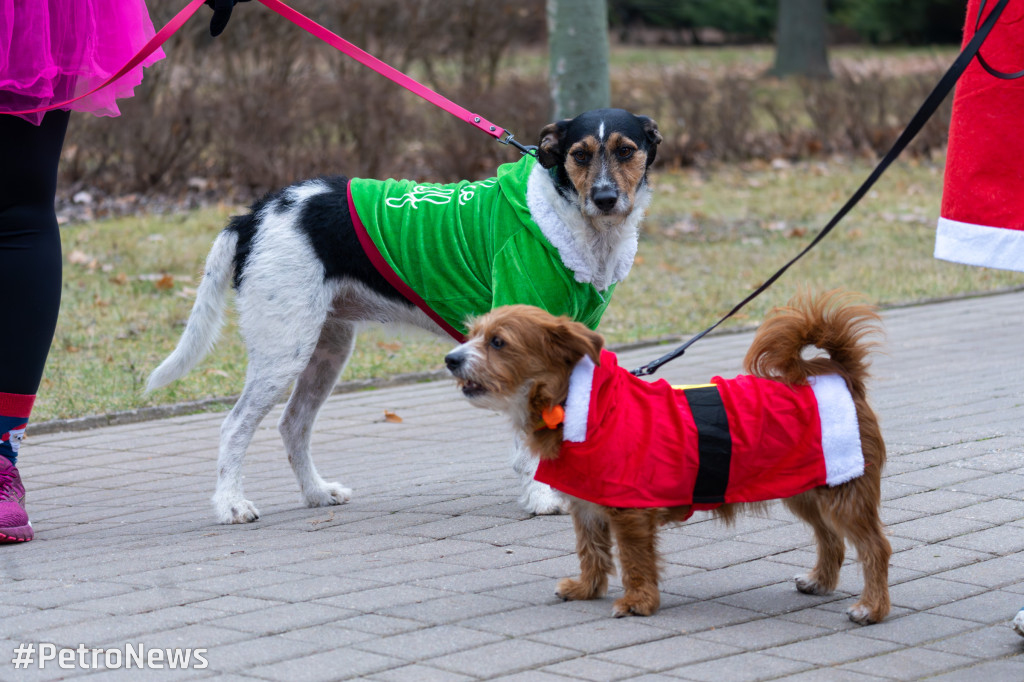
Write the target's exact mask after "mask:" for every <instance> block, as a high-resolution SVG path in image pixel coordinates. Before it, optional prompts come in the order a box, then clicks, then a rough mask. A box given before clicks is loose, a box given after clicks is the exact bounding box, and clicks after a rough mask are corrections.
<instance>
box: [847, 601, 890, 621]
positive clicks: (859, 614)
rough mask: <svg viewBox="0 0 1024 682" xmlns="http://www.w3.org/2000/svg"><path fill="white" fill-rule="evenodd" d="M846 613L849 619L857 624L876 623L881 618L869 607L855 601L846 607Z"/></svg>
mask: <svg viewBox="0 0 1024 682" xmlns="http://www.w3.org/2000/svg"><path fill="white" fill-rule="evenodd" d="M846 615H847V616H849V617H850V620H852V621H853V622H854V623H857V624H859V625H871V624H872V623H877V622H878V621H880V620H882V619H881V618H880V617H878V616H876V615H875V614H874V613H873V612H872V610H871V609H870V608H868V607H867V606H866V605H865V604H861V603H860V602H857V603H856V604H854V605H853V606H851V607H850V608H848V609H846Z"/></svg>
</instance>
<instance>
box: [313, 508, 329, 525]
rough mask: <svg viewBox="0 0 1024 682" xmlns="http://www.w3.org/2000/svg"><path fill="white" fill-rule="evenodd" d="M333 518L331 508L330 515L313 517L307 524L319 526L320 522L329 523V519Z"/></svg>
mask: <svg viewBox="0 0 1024 682" xmlns="http://www.w3.org/2000/svg"><path fill="white" fill-rule="evenodd" d="M333 520H334V510H331V514H330V516H328V517H327V518H326V519H313V520H312V521H310V522H309V525H311V526H319V525H320V524H321V523H329V522H330V521H333Z"/></svg>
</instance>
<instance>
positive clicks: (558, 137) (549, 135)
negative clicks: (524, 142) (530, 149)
mask: <svg viewBox="0 0 1024 682" xmlns="http://www.w3.org/2000/svg"><path fill="white" fill-rule="evenodd" d="M571 120H572V119H569V118H567V119H563V120H561V121H558V122H556V123H549V124H547V125H546V126H544V127H543V128H542V129H541V131H540V140H538V142H537V161H539V162H540V165H542V166H544V167H545V168H554V167H555V166H557V165H558V164H560V163H565V146H564V145H563V144H562V143H563V141H564V140H565V131H566V130H567V129H568V126H569V122H570V121H571Z"/></svg>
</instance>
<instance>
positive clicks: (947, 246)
mask: <svg viewBox="0 0 1024 682" xmlns="http://www.w3.org/2000/svg"><path fill="white" fill-rule="evenodd" d="M935 257H936V258H941V259H942V260H948V261H953V262H954V263H964V264H966V265H981V266H984V267H988V268H1000V269H1003V270H1016V271H1018V272H1024V231H1021V230H1006V229H1002V228H999V227H989V226H987V225H974V224H972V223H961V222H959V221H957V220H950V219H949V218H939V224H938V231H937V232H936V235H935Z"/></svg>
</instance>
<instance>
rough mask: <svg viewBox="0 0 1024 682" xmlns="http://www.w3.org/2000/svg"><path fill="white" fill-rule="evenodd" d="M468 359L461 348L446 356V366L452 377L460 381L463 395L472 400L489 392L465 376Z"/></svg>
mask: <svg viewBox="0 0 1024 682" xmlns="http://www.w3.org/2000/svg"><path fill="white" fill-rule="evenodd" d="M468 359H469V358H468V354H467V353H466V351H465V350H464V349H463V348H462V347H461V346H460V347H459V348H456V349H455V350H453V351H452V352H451V353H448V355H446V356H444V366H445V367H446V368H448V371H449V372H450V373H451V375H452V376H453V377H455V379H456V380H457V381H458V383H459V388H461V389H462V394H463V395H464V396H466V397H467V398H472V397H474V396H478V395H481V394H483V393H486V392H487V391H486V390H485V389H484V387H483V386H481V385H480V384H478V383H476V382H475V381H473V380H472V379H469V378H468V377H466V376H465V373H466V369H467V365H468V364H469V363H468V362H467V361H468Z"/></svg>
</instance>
